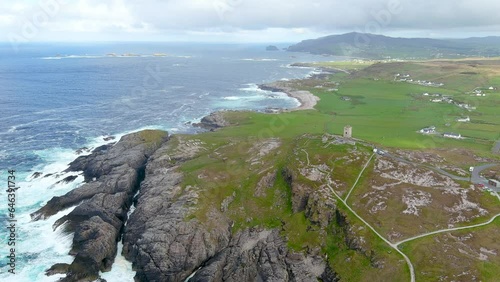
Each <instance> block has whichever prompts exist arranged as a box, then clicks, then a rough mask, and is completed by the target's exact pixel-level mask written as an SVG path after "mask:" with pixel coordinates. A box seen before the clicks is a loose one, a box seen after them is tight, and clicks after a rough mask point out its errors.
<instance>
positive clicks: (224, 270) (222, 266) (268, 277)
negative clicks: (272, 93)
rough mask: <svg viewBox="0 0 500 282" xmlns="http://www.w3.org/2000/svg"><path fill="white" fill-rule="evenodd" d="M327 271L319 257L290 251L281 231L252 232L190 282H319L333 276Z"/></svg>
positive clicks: (241, 235)
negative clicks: (322, 278) (323, 277)
mask: <svg viewBox="0 0 500 282" xmlns="http://www.w3.org/2000/svg"><path fill="white" fill-rule="evenodd" d="M327 269H328V268H327V267H326V263H325V262H324V261H323V259H322V258H321V257H319V256H317V255H304V254H301V253H294V252H291V251H289V250H288V248H287V246H286V242H285V240H284V239H283V238H282V237H281V236H280V234H279V230H278V229H273V230H267V229H260V228H252V229H245V230H243V231H241V232H238V233H237V234H236V235H234V236H233V237H232V239H231V241H230V243H229V246H228V247H227V248H225V249H223V250H222V251H221V252H220V253H218V254H217V255H216V256H214V257H213V258H211V259H210V260H209V261H207V262H206V264H205V265H203V267H202V268H201V269H199V270H198V271H197V272H196V274H195V275H194V276H193V277H192V278H191V279H190V280H189V281H190V282H201V281H318V278H320V277H322V276H325V277H326V276H332V273H334V272H332V273H326V274H325V272H326V271H327ZM332 281H333V280H332Z"/></svg>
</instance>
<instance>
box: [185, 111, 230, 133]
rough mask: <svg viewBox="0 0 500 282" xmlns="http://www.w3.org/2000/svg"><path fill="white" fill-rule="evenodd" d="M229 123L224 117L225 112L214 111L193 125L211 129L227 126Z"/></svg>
mask: <svg viewBox="0 0 500 282" xmlns="http://www.w3.org/2000/svg"><path fill="white" fill-rule="evenodd" d="M228 125H229V123H228V122H227V121H226V120H225V119H224V113H223V112H213V113H211V114H210V115H208V116H206V117H203V118H202V119H201V121H200V122H199V123H194V124H193V126H195V127H201V128H203V129H207V130H210V131H213V130H216V129H219V128H222V127H226V126H228Z"/></svg>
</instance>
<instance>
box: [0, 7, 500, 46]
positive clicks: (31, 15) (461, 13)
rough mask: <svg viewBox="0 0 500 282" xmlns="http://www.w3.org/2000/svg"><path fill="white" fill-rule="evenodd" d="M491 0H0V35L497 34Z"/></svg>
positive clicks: (218, 38) (272, 38)
mask: <svg viewBox="0 0 500 282" xmlns="http://www.w3.org/2000/svg"><path fill="white" fill-rule="evenodd" d="M498 11H500V1H498V0H439V1H436V0H419V1H414V0H342V1H340V0H16V1H13V0H12V1H11V0H0V36H2V38H0V41H3V42H9V41H10V42H44V41H59V42H66V41H67V42H72V41H75V42H80V41H89V42H93V41H197V42H297V41H301V40H304V39H310V38H317V37H321V36H326V35H331V34H341V33H346V32H351V31H356V32H366V33H374V34H384V35H388V36H397V37H431V38H450V37H452V38H464V37H472V36H490V35H495V36H500V17H498V15H497V13H498Z"/></svg>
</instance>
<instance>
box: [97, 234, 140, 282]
mask: <svg viewBox="0 0 500 282" xmlns="http://www.w3.org/2000/svg"><path fill="white" fill-rule="evenodd" d="M117 248H118V250H117V253H116V257H115V262H114V263H113V266H112V267H111V270H110V271H109V272H100V273H99V274H100V275H101V277H102V278H104V279H106V281H108V282H128V281H130V282H133V281H134V276H135V271H134V270H133V269H132V263H131V262H129V261H128V260H127V259H125V257H124V256H123V255H122V250H123V242H122V241H120V242H118V246H117Z"/></svg>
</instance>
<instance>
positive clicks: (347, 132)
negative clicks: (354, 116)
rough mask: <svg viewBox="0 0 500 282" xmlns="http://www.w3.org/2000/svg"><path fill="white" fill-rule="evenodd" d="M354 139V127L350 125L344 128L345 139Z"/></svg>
mask: <svg viewBox="0 0 500 282" xmlns="http://www.w3.org/2000/svg"><path fill="white" fill-rule="evenodd" d="M351 137H352V127H351V126H350V125H346V126H345V127H344V138H351Z"/></svg>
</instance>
